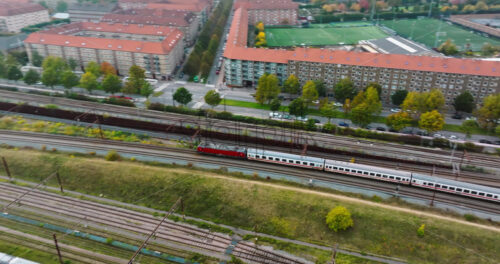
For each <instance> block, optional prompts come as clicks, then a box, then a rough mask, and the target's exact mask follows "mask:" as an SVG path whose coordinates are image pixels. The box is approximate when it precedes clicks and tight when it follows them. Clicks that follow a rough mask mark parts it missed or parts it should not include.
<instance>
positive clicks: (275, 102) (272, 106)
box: [269, 98, 281, 112]
mask: <svg viewBox="0 0 500 264" xmlns="http://www.w3.org/2000/svg"><path fill="white" fill-rule="evenodd" d="M269 107H270V109H271V111H273V112H276V111H278V110H280V107H281V101H280V99H278V98H274V99H273V100H272V101H271V104H270V105H269Z"/></svg>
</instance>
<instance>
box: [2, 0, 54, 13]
mask: <svg viewBox="0 0 500 264" xmlns="http://www.w3.org/2000/svg"><path fill="white" fill-rule="evenodd" d="M42 10H46V9H45V7H43V6H41V5H39V4H35V3H26V2H23V1H20V2H14V1H7V2H4V0H2V2H0V16H15V15H20V14H26V13H33V12H38V11H42Z"/></svg>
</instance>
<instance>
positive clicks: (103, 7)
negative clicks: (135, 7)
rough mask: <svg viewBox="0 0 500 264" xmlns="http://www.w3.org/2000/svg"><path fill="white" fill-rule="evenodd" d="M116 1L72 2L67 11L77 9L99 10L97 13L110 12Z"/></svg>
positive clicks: (75, 10)
mask: <svg viewBox="0 0 500 264" xmlns="http://www.w3.org/2000/svg"><path fill="white" fill-rule="evenodd" d="M117 5H118V4H117V3H105V4H102V3H98V4H94V3H81V4H79V3H74V4H71V5H69V7H68V13H71V12H78V11H80V12H81V11H88V12H99V13H111V12H112V11H113V10H115V8H116V7H117Z"/></svg>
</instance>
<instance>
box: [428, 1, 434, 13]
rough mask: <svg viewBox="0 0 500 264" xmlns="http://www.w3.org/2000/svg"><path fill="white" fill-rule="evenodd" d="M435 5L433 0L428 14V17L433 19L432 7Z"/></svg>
mask: <svg viewBox="0 0 500 264" xmlns="http://www.w3.org/2000/svg"><path fill="white" fill-rule="evenodd" d="M433 4H434V0H431V4H430V5H429V13H427V17H431V15H432V5H433Z"/></svg>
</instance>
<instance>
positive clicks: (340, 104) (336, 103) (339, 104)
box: [333, 102, 343, 107]
mask: <svg viewBox="0 0 500 264" xmlns="http://www.w3.org/2000/svg"><path fill="white" fill-rule="evenodd" d="M333 105H334V106H338V107H341V106H343V104H342V103H339V102H335V103H333Z"/></svg>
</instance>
